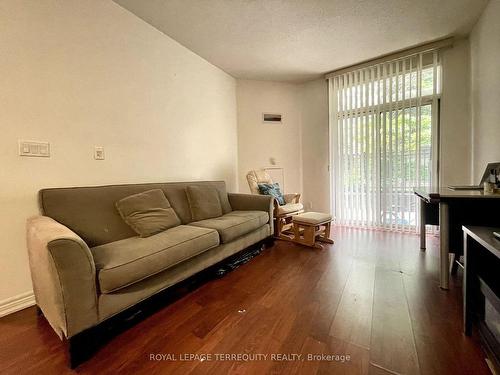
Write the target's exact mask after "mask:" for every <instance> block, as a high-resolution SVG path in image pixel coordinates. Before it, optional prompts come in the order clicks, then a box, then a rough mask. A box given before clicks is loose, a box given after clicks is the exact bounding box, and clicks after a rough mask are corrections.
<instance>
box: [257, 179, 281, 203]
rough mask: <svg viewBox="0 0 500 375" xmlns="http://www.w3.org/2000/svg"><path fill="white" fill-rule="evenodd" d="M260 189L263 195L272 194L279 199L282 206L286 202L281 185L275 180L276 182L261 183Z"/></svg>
mask: <svg viewBox="0 0 500 375" xmlns="http://www.w3.org/2000/svg"><path fill="white" fill-rule="evenodd" d="M258 186H259V191H260V193H261V194H263V195H272V196H273V197H274V198H276V200H277V201H278V203H279V205H280V206H283V205H284V204H285V197H284V196H283V194H282V193H281V190H280V185H279V184H278V183H277V182H275V183H274V184H259V185H258Z"/></svg>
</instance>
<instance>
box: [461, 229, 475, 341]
mask: <svg viewBox="0 0 500 375" xmlns="http://www.w3.org/2000/svg"><path fill="white" fill-rule="evenodd" d="M470 245H471V242H470V237H469V236H468V235H467V233H465V232H464V281H463V288H464V291H463V294H464V295H463V299H464V333H465V334H466V335H467V336H470V335H471V334H472V292H473V285H472V281H473V271H474V270H473V266H474V265H473V264H472V262H471V260H472V259H471V249H470Z"/></svg>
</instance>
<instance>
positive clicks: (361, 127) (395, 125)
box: [330, 52, 441, 231]
mask: <svg viewBox="0 0 500 375" xmlns="http://www.w3.org/2000/svg"><path fill="white" fill-rule="evenodd" d="M440 76H441V67H440V64H439V56H438V54H437V52H429V53H420V54H418V55H412V56H409V57H407V58H404V59H399V60H395V61H390V62H385V63H382V64H378V65H374V66H371V67H367V68H364V69H359V70H356V71H352V72H348V73H345V74H342V75H339V76H335V77H333V78H331V79H330V113H331V118H330V121H331V129H332V132H331V133H332V142H331V144H332V164H331V165H332V166H333V173H332V177H333V181H332V186H333V195H334V196H333V202H334V211H335V216H336V219H337V222H338V223H340V224H344V225H352V226H362V227H373V228H384V229H392V230H405V231H406V230H414V229H415V228H417V207H416V200H415V197H414V195H413V188H414V187H415V186H431V185H432V184H433V183H435V182H437V154H438V150H437V145H438V139H437V137H438V111H439V110H438V106H439V96H440Z"/></svg>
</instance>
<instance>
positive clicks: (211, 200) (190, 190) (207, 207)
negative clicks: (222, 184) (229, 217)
mask: <svg viewBox="0 0 500 375" xmlns="http://www.w3.org/2000/svg"><path fill="white" fill-rule="evenodd" d="M186 192H187V198H188V202H189V208H190V210H191V218H192V219H193V221H199V220H205V219H212V218H214V217H219V216H222V207H221V204H220V198H219V193H218V192H217V190H216V189H215V188H214V187H213V186H195V185H193V186H188V187H187V188H186Z"/></svg>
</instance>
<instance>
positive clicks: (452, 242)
mask: <svg viewBox="0 0 500 375" xmlns="http://www.w3.org/2000/svg"><path fill="white" fill-rule="evenodd" d="M414 193H415V194H416V195H417V196H418V197H419V198H420V217H421V220H420V247H421V248H423V249H425V225H426V224H432V225H436V224H439V232H440V245H439V247H440V273H439V274H440V282H439V284H440V287H441V288H442V289H448V287H449V273H450V258H449V256H450V252H451V253H453V254H455V256H457V257H458V256H460V255H462V254H463V241H462V237H463V236H462V225H480V226H497V225H500V194H484V192H483V191H481V190H452V189H449V188H432V187H431V188H415V189H414ZM437 218H439V219H437Z"/></svg>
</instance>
